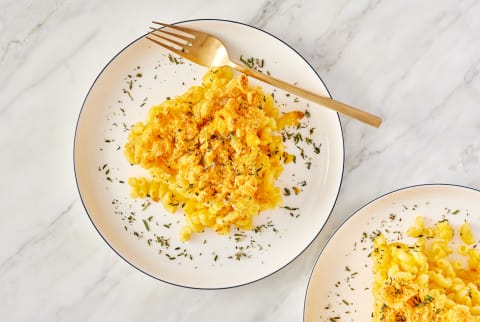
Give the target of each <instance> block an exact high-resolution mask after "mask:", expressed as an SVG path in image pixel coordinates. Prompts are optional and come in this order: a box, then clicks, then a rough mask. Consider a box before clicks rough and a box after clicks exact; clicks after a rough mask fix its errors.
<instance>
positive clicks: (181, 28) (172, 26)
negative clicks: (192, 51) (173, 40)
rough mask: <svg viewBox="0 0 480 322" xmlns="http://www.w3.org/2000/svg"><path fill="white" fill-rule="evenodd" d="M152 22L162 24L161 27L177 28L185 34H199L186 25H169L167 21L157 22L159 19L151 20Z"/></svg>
mask: <svg viewBox="0 0 480 322" xmlns="http://www.w3.org/2000/svg"><path fill="white" fill-rule="evenodd" d="M152 23H154V24H157V25H160V26H163V27H169V28H172V29H177V30H180V31H183V32H185V33H187V34H191V35H194V36H199V31H198V30H195V29H190V28H187V27H181V26H178V25H169V24H168V23H163V22H159V21H152ZM202 34H204V33H203V32H202Z"/></svg>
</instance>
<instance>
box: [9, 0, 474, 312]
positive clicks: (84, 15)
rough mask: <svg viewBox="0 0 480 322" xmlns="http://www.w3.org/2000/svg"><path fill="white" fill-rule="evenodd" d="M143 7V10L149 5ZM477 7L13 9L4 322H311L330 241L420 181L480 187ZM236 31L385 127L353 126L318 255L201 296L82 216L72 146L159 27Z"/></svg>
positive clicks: (431, 0) (102, 5) (347, 123)
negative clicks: (88, 104)
mask: <svg viewBox="0 0 480 322" xmlns="http://www.w3.org/2000/svg"><path fill="white" fill-rule="evenodd" d="M139 3H140V1H139ZM479 16H480V1H477V0H473V1H472V0H470V1H466V0H465V1H464V0H461V1H457V0H451V1H450V0H425V1H415V0H407V1H393V0H391V1H387V0H383V1H381V0H379V1H373V0H372V1H366V0H359V1H347V0H339V1H324V0H322V1H318V0H307V1H301V0H285V1H265V0H261V1H254V0H246V1H241V2H234V1H231V2H229V1H218V0H208V1H194V0H176V1H163V0H162V1H159V0H157V1H142V2H141V4H137V3H136V1H113V0H102V1H100V0H94V1H88V2H87V1H73V0H42V1H29V0H15V1H13V0H0V155H1V159H0V165H1V166H0V195H1V196H2V197H1V200H2V202H1V203H0V220H1V224H0V298H1V301H0V317H1V318H0V319H1V320H2V321H301V320H302V318H303V301H304V296H305V291H306V287H307V282H308V278H309V274H310V272H311V270H312V267H313V264H314V262H315V259H316V257H317V255H318V254H319V252H320V250H321V248H322V247H323V245H324V243H325V241H326V240H327V239H328V237H329V236H330V235H331V234H332V232H333V231H334V229H335V228H336V227H338V225H339V224H340V223H342V222H343V220H344V219H345V218H346V217H347V216H349V215H350V214H351V213H352V212H354V211H355V210H356V209H358V208H359V207H361V206H362V205H363V204H365V203H366V202H368V201H370V200H371V199H372V198H375V197H376V196H379V195H381V194H384V193H386V192H389V191H391V190H394V189H397V188H400V187H404V186H409V185H414V184H421V183H453V184H460V185H466V186H470V187H473V188H476V189H480V76H479V73H480V32H479V30H480V19H479ZM192 18H224V19H232V20H237V21H241V22H244V23H248V24H251V25H253V26H257V27H260V28H263V29H265V30H267V31H269V32H271V33H273V34H274V35H276V36H278V37H279V38H281V39H283V40H284V41H286V42H287V43H289V44H290V45H292V46H293V47H295V48H296V49H297V50H298V51H299V52H300V53H301V54H302V55H303V56H304V57H305V58H306V59H307V60H309V61H310V62H311V64H312V65H313V67H314V68H315V69H316V70H317V71H318V73H319V74H320V75H321V76H322V78H323V80H324V81H325V82H326V84H327V86H328V88H329V90H330V91H331V93H332V95H333V96H334V97H335V98H337V99H339V100H343V101H345V102H348V103H351V104H353V105H357V106H361V107H365V108H368V109H369V110H370V111H372V112H374V113H378V114H380V115H381V116H382V117H383V118H384V124H383V126H382V127H381V128H380V129H378V130H377V129H373V128H370V127H368V126H365V125H363V124H361V123H358V122H355V121H352V120H349V119H347V118H344V117H342V126H343V130H344V135H345V152H346V159H345V173H344V178H343V184H342V188H341V192H340V195H339V198H338V202H337V205H336V207H335V210H334V212H333V215H332V217H331V220H330V221H329V222H328V223H327V225H326V227H325V229H324V230H323V232H322V233H321V234H320V236H319V238H318V239H317V240H316V241H315V243H314V244H313V245H312V246H311V247H309V248H308V249H307V250H306V251H305V252H304V253H303V254H302V255H301V256H300V257H299V258H298V259H297V260H295V261H294V262H293V263H291V264H290V265H289V266H287V267H286V268H284V269H283V270H281V271H280V272H278V273H276V274H274V275H273V276H271V277H268V278H266V279H263V280H261V281H259V282H256V283H253V284H250V285H247V286H242V287H239V288H233V289H227V290H218V291H202V290H192V289H185V288H179V287H175V286H172V285H168V284H166V283H163V282H159V281H156V280H154V279H152V278H150V277H148V276H146V275H144V274H142V273H141V272H139V271H137V270H136V269H135V268H133V267H131V266H130V265H129V264H127V263H126V262H124V261H123V260H122V259H121V258H119V257H118V256H117V255H116V254H115V253H114V252H113V251H112V250H111V249H110V248H109V247H107V245H106V244H105V242H104V241H103V240H102V239H101V238H100V236H99V235H98V234H97V232H96V231H95V229H94V227H93V225H92V224H91V222H90V221H89V219H88V216H87V214H86V213H85V210H84V209H83V207H82V204H81V201H80V198H79V195H78V192H77V189H76V186H75V178H74V173H73V161H72V153H73V152H72V150H73V137H74V132H75V124H76V120H77V117H78V114H79V111H80V108H81V105H82V102H83V99H84V97H85V95H86V93H87V91H88V89H89V87H90V85H91V83H92V82H93V80H94V79H95V77H96V76H97V74H98V73H99V72H100V70H101V69H102V67H103V66H104V65H105V64H106V63H107V62H108V61H109V59H110V58H111V57H112V56H113V55H114V54H115V53H117V52H118V51H119V50H120V49H121V48H123V47H124V46H125V45H126V44H128V43H129V42H130V41H131V40H133V39H135V38H137V37H138V36H140V35H142V34H143V33H144V32H145V31H146V29H147V27H148V25H149V22H150V21H151V20H152V19H158V20H162V21H167V22H175V21H180V20H185V19H192Z"/></svg>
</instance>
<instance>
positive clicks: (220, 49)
mask: <svg viewBox="0 0 480 322" xmlns="http://www.w3.org/2000/svg"><path fill="white" fill-rule="evenodd" d="M153 23H154V24H157V25H160V26H162V27H159V28H154V27H150V29H152V30H153V31H152V32H150V34H149V36H147V37H146V38H147V39H149V40H151V41H153V42H154V43H156V44H158V45H160V46H162V47H164V48H166V49H167V50H170V51H172V52H174V53H176V54H177V55H179V56H181V57H184V58H186V59H188V60H191V61H193V62H194V63H197V64H199V65H202V66H205V67H208V68H210V67H214V66H223V65H228V66H230V67H232V68H234V69H236V70H237V71H239V72H241V73H244V74H246V75H248V76H251V77H253V78H256V79H258V80H260V81H263V82H265V83H267V84H270V85H272V86H275V87H277V88H281V89H283V90H285V91H287V92H289V93H291V94H295V95H297V96H299V97H302V98H305V99H307V100H309V101H312V102H315V103H318V104H320V105H322V106H325V107H328V108H330V109H332V110H334V111H336V112H339V113H342V114H345V115H348V116H350V117H352V118H354V119H356V120H359V121H362V122H364V123H366V124H369V125H371V126H374V127H377V128H378V127H380V124H381V123H382V119H381V118H380V117H378V116H376V115H373V114H370V113H368V112H366V111H362V110H360V109H358V108H356V107H353V106H350V105H347V104H345V103H342V102H339V101H336V100H334V99H331V98H329V97H324V96H320V95H318V94H315V93H313V92H311V91H309V90H306V89H304V88H301V87H298V86H295V85H292V84H289V83H287V82H284V81H282V80H279V79H276V78H273V77H271V76H269V75H266V74H263V73H260V72H256V71H254V70H252V69H250V68H246V67H243V66H242V65H239V64H238V63H235V62H233V61H232V60H231V59H230V58H229V56H228V52H227V49H226V47H225V46H224V45H223V43H222V42H221V41H220V39H218V38H217V37H215V36H212V35H210V34H208V33H206V32H203V31H198V30H194V29H191V28H187V27H183V26H178V25H169V24H166V23H163V22H158V21H153ZM153 37H156V38H157V39H155V38H153Z"/></svg>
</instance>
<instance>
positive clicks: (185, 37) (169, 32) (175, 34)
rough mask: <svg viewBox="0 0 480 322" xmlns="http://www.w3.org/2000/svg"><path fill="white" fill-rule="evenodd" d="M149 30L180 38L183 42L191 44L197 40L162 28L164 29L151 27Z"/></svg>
mask: <svg viewBox="0 0 480 322" xmlns="http://www.w3.org/2000/svg"><path fill="white" fill-rule="evenodd" d="M149 28H150V29H151V30H153V31H154V32H161V33H165V34H168V35H169V36H171V37H175V38H179V39H181V40H183V41H186V42H190V41H192V40H193V39H195V38H191V37H187V36H183V35H180V34H178V33H174V32H171V31H169V30H165V28H162V29H160V28H155V27H149ZM189 36H191V35H189Z"/></svg>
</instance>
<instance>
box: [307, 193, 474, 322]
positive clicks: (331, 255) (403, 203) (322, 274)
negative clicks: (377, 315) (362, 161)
mask: <svg viewBox="0 0 480 322" xmlns="http://www.w3.org/2000/svg"><path fill="white" fill-rule="evenodd" d="M479 213H480V191H477V190H473V189H470V188H465V187H460V186H453V185H422V186H415V187H409V188H405V189H402V190H398V191H394V192H391V193H389V194H386V195H384V196H382V197H380V198H378V199H376V200H374V201H372V202H371V203H369V204H367V205H366V206H364V207H363V208H361V209H360V210H358V211H357V212H356V213H355V214H354V215H353V216H351V217H350V218H349V219H348V220H347V221H346V222H345V223H344V224H343V225H342V226H341V227H340V228H339V229H338V231H337V232H336V233H335V234H334V235H333V237H332V238H331V239H330V241H329V242H328V243H327V245H326V247H325V248H324V250H323V251H322V253H321V254H320V256H319V258H318V260H317V263H316V265H315V268H314V270H313V272H312V275H311V277H310V282H309V285H308V289H307V293H306V298H305V310H304V320H305V321H307V322H314V321H369V320H370V319H371V314H372V310H373V296H372V294H371V285H372V282H373V273H372V260H371V258H370V257H369V254H370V252H371V251H372V237H373V236H374V235H375V234H376V232H378V231H380V232H382V233H383V234H384V235H385V237H386V238H387V240H389V241H397V240H401V241H402V242H407V243H411V242H413V241H414V239H413V238H409V237H406V236H405V234H404V232H405V231H406V230H407V229H408V228H409V227H411V226H413V222H414V219H415V217H416V216H423V217H424V218H425V222H426V224H427V225H432V224H434V223H436V222H438V221H439V220H443V219H448V221H449V223H450V224H451V225H452V226H453V227H454V229H455V230H456V231H458V227H459V226H460V225H461V224H463V222H464V221H465V220H466V221H468V222H469V223H470V225H471V228H472V231H473V232H474V234H475V235H476V237H477V238H479V237H480V217H479V216H478V214H479ZM452 242H453V245H455V243H458V242H459V240H458V234H457V238H455V239H454V240H453V241H452ZM479 243H480V242H479ZM454 247H455V246H454Z"/></svg>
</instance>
